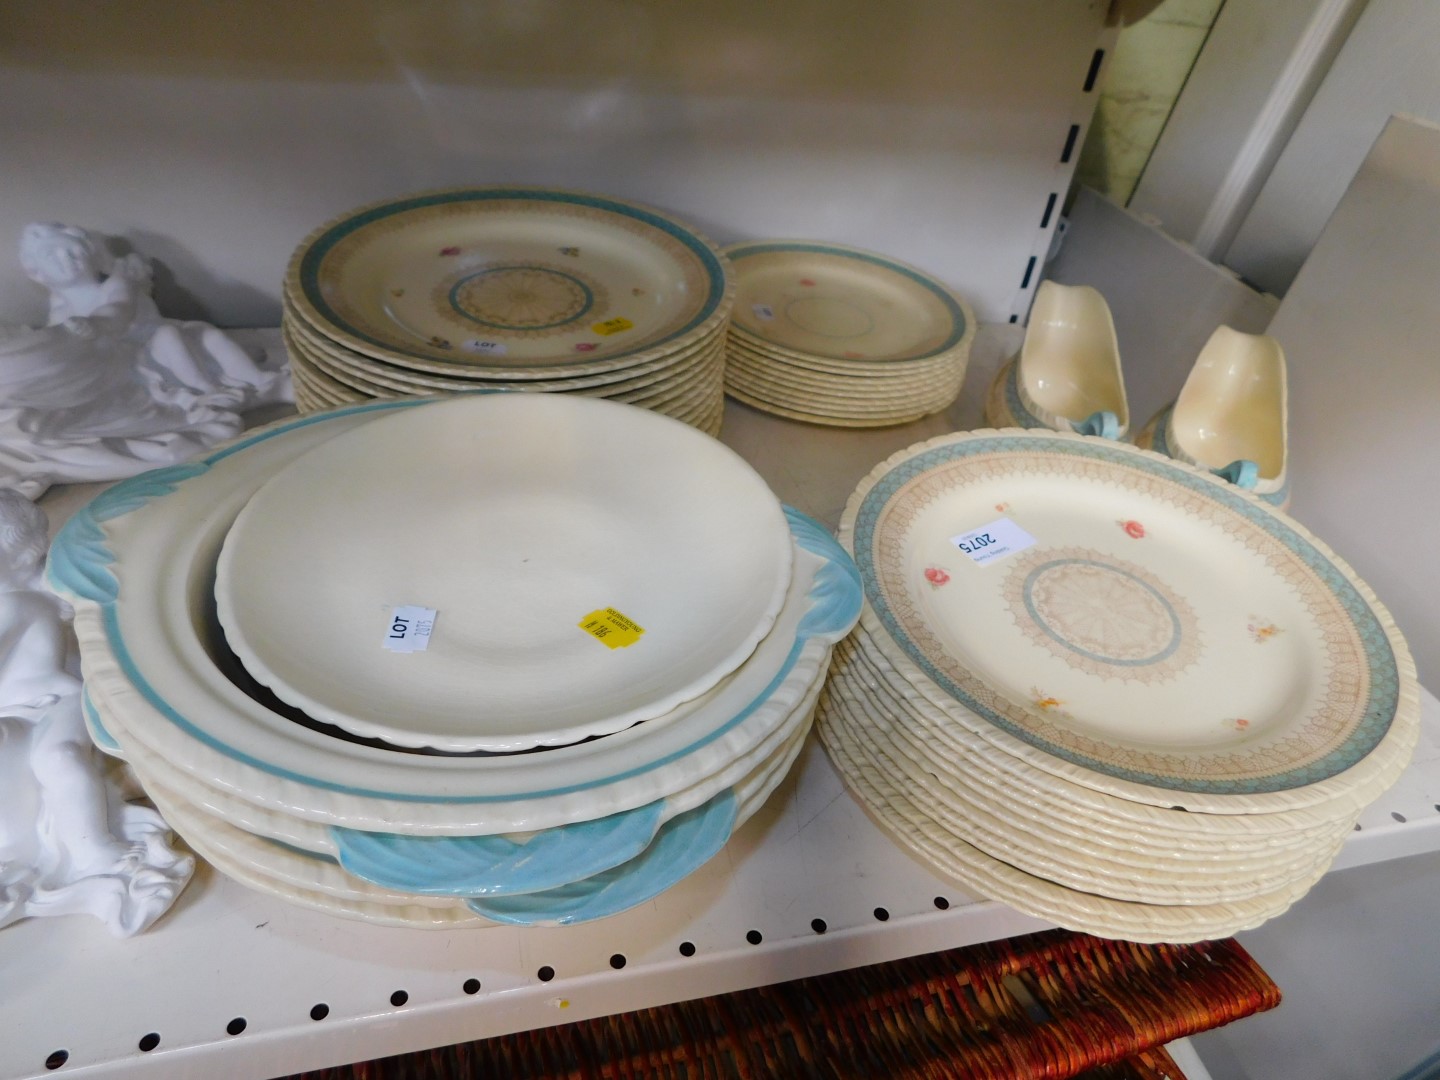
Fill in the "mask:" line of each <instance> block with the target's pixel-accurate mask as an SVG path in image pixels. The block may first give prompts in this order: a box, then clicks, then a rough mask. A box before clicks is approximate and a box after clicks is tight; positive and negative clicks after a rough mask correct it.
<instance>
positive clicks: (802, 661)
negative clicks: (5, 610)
mask: <svg viewBox="0 0 1440 1080" xmlns="http://www.w3.org/2000/svg"><path fill="white" fill-rule="evenodd" d="M48 574H49V580H50V582H51V584H52V586H53V587H54V588H55V589H56V590H57V591H59V592H60V593H61V594H62V595H64V596H65V597H66V598H67V599H69V600H70V601H71V602H72V603H73V604H74V606H75V608H76V620H75V627H76V631H77V634H78V636H79V639H80V645H81V652H82V660H83V664H84V671H85V677H86V684H85V685H86V693H87V699H88V700H87V720H88V722H89V724H90V727H91V733H92V736H93V737H94V738H95V740H96V742H97V743H98V744H99V745H101V746H102V747H103V748H105V749H108V750H109V751H110V752H112V753H114V754H116V755H117V756H121V757H124V758H125V759H126V760H127V761H129V762H130V763H131V765H133V767H134V768H135V771H136V772H137V774H138V775H139V776H140V778H141V779H142V781H143V783H144V784H145V787H146V790H147V792H148V793H149V794H150V795H151V797H152V798H153V799H154V801H155V802H156V804H157V805H158V806H159V807H160V809H161V810H162V812H164V813H165V814H166V816H167V818H168V820H169V821H170V823H171V824H172V825H173V826H174V827H175V828H176V830H177V831H178V832H180V833H181V834H182V835H183V836H184V837H185V839H186V840H187V841H188V842H189V843H190V844H191V845H192V846H193V847H194V848H195V850H196V851H197V852H199V853H200V854H201V855H202V856H203V857H204V858H206V859H208V860H209V861H211V862H212V863H213V864H214V865H215V866H216V867H217V868H219V869H220V870H221V871H222V872H224V873H226V874H229V875H231V876H232V877H234V878H236V879H238V880H240V881H242V882H244V883H246V884H247V885H250V886H252V887H254V888H257V889H259V890H261V891H264V892H267V893H271V894H273V895H276V896H280V897H283V898H285V899H287V900H290V901H293V902H295V903H298V904H302V905H305V906H308V907H313V908H318V909H321V910H325V911H331V912H334V913H336V914H340V915H346V916H350V917H354V918H360V919H365V920H369V921H375V922H382V923H389V924H394V925H407V926H422V927H423V926H434V927H440V926H454V925H461V924H474V925H486V924H488V923H492V922H508V923H521V924H529V923H570V922H580V921H585V920H588V919H593V918H598V917H601V916H605V915H609V914H613V913H615V912H618V911H622V910H625V909H626V908H629V907H632V906H634V905H635V904H638V903H641V902H643V901H645V900H647V899H649V898H651V897H653V896H655V895H656V894H657V893H659V892H660V891H662V890H664V889H665V888H668V887H669V886H671V885H673V884H674V883H675V882H677V881H679V880H680V879H682V878H683V877H685V876H686V875H687V874H689V873H690V872H692V871H693V870H695V869H696V868H698V867H699V866H700V865H702V864H703V863H704V862H706V861H707V860H708V859H710V858H711V857H712V856H714V855H715V854H716V852H717V851H719V849H720V848H721V846H722V845H723V844H724V843H725V841H726V840H727V839H728V837H729V836H730V834H731V833H732V832H733V831H734V830H735V829H736V828H737V827H738V826H739V825H740V824H741V823H743V822H744V821H745V820H746V819H747V818H748V817H749V816H750V815H751V814H752V813H754V811H755V810H756V809H757V808H758V807H759V806H760V805H761V803H763V801H764V800H765V798H766V797H767V796H768V795H769V793H770V792H771V791H772V790H773V789H774V787H775V786H776V785H777V784H778V783H779V782H780V780H781V779H783V777H784V776H785V774H786V772H787V770H788V769H789V767H790V764H791V763H792V761H793V760H794V758H795V756H796V754H797V753H798V752H799V748H800V745H801V742H802V741H803V739H804V738H805V735H806V733H807V731H808V729H809V725H810V721H811V717H812V714H813V709H814V705H815V701H816V698H817V695H818V693H819V690H820V686H821V684H822V682H823V679H824V676H825V672H826V669H827V667H828V663H829V656H830V651H831V648H832V646H833V644H834V643H835V642H836V641H838V640H839V639H840V638H842V637H843V636H844V635H845V634H846V633H847V632H848V631H849V630H850V629H851V627H852V626H853V624H854V621H855V619H856V618H857V617H858V614H859V605H860V595H859V584H858V578H857V576H856V575H855V571H854V566H853V564H852V563H851V562H850V560H849V558H848V557H847V556H846V555H845V553H844V552H843V551H842V550H841V549H840V548H839V547H838V545H836V544H835V542H834V540H832V539H831V538H830V537H829V535H828V534H827V533H826V532H825V531H824V530H823V529H822V528H820V527H819V526H818V525H816V524H815V523H814V522H812V521H810V520H809V519H807V518H805V517H804V516H803V515H801V514H799V513H797V512H795V511H793V510H790V509H788V508H785V507H782V506H781V505H780V504H779V503H778V501H777V500H776V499H775V497H774V496H773V495H772V494H771V493H770V491H769V490H768V489H767V488H766V486H765V484H764V482H763V481H762V480H761V479H760V478H759V476H758V475H757V474H755V473H754V472H753V470H751V469H750V467H749V466H748V465H746V464H745V463H744V462H743V461H742V460H741V459H740V458H739V457H738V456H736V455H735V454H733V453H732V452H731V451H730V450H728V449H727V448H725V447H723V446H722V445H720V444H719V443H718V442H716V441H714V440H713V439H710V438H708V437H706V436H704V435H702V434H700V433H699V432H697V431H695V430H694V429H692V428H690V427H688V426H686V425H684V424H681V423H678V422H676V421H674V420H670V419H667V418H665V417H661V416H657V415H655V414H654V413H650V412H646V411H644V410H640V409H635V408H630V407H627V406H624V405H618V404H614V403H611V402H602V401H592V400H588V399H585V398H576V397H560V396H552V395H532V394H482V395H466V396H463V397H453V398H446V399H441V400H428V401H427V400H422V399H405V400H396V401H393V402H379V403H373V404H370V405H366V406H357V407H352V408H348V409H341V410H336V411H334V412H330V413H326V414H323V415H320V416H315V417H307V418H303V419H298V420H290V421H286V422H282V423H279V424H277V425H273V426H271V427H269V428H265V429H261V430H259V431H256V432H253V433H250V434H248V435H247V436H246V437H244V438H243V439H241V440H239V441H238V442H236V443H234V444H232V445H230V446H228V447H226V448H222V449H220V450H216V451H214V452H212V453H210V454H209V455H207V456H206V457H204V458H201V459H199V460H197V461H195V462H193V463H190V464H186V465H181V466H176V467H173V468H168V469H162V470H158V471H156V472H153V473H150V474H147V475H145V476H141V477H138V478H136V479H134V480H129V481H125V482H123V483H121V484H117V485H116V486H115V487H113V488H111V489H109V490H108V491H107V492H105V493H104V494H103V495H101V496H100V497H98V498H97V499H96V500H95V501H94V502H92V503H91V504H90V505H89V506H88V507H86V508H85V509H84V510H82V511H81V512H80V513H78V514H77V515H76V516H75V517H74V518H72V519H71V520H70V521H69V522H68V523H67V524H66V526H65V527H64V529H62V530H61V533H60V535H59V536H58V537H57V539H56V541H55V544H54V546H53V548H52V552H51V558H50V564H49V570H48Z"/></svg>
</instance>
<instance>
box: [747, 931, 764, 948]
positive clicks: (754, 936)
mask: <svg viewBox="0 0 1440 1080" xmlns="http://www.w3.org/2000/svg"><path fill="white" fill-rule="evenodd" d="M745 940H746V941H748V942H749V943H750V944H751V945H759V944H760V942H762V941H764V940H765V935H764V934H762V933H760V931H759V930H747V931H745Z"/></svg>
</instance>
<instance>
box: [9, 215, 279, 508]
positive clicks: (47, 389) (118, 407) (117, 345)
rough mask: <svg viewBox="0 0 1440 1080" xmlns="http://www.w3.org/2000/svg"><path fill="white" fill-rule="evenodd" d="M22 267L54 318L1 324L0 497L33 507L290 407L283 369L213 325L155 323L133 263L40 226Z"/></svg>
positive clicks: (30, 234) (171, 460)
mask: <svg viewBox="0 0 1440 1080" xmlns="http://www.w3.org/2000/svg"><path fill="white" fill-rule="evenodd" d="M20 265H21V267H22V269H24V271H25V273H26V275H27V276H29V277H30V279H31V280H33V281H35V282H38V283H39V284H41V285H44V286H45V287H46V288H47V289H48V290H49V291H50V312H49V321H48V323H47V325H46V326H43V327H39V328H31V327H17V326H10V327H0V488H12V489H14V490H17V491H19V492H21V493H22V494H24V495H26V496H28V497H30V498H35V497H37V496H39V495H40V494H41V493H42V492H44V490H45V489H46V488H47V487H49V485H50V484H52V483H67V482H68V483H76V482H86V481H100V480H121V479H124V478H126V477H129V476H134V475H136V474H137V473H141V472H145V471H147V470H149V469H153V468H158V467H160V466H162V465H173V464H176V463H177V462H180V461H183V460H185V459H187V458H190V457H193V456H194V455H195V454H197V453H199V452H200V451H202V450H205V449H208V448H209V447H211V446H214V445H215V444H216V443H218V442H222V441H224V440H225V439H229V438H232V437H233V436H235V435H237V434H239V432H240V431H241V429H242V428H243V426H244V422H243V421H242V419H241V414H242V413H243V412H245V411H247V410H249V409H251V408H254V407H256V406H259V405H265V404H270V403H272V402H277V401H289V400H291V387H290V379H289V372H288V371H286V370H283V369H282V370H268V369H266V368H264V367H262V366H261V365H259V364H258V363H257V362H256V361H255V360H254V359H253V358H252V357H251V356H250V354H249V353H247V352H246V351H245V350H244V349H243V348H241V347H240V346H239V345H238V344H236V342H235V341H234V340H233V339H231V338H230V337H229V336H227V335H226V334H225V333H224V332H223V331H220V330H217V329H216V328H215V327H213V326H210V325H209V324H208V323H203V322H183V321H179V320H174V319H166V318H164V317H163V316H161V314H160V312H159V309H157V308H156V306H155V301H154V299H153V298H152V297H151V295H150V291H151V276H150V263H149V261H148V260H146V259H145V258H144V257H143V256H141V255H138V254H130V255H125V256H122V257H118V258H117V257H116V256H114V255H112V254H111V253H110V252H109V250H108V249H107V247H106V244H105V239H104V237H101V236H99V235H97V234H95V233H91V232H87V231H86V230H84V229H79V228H75V227H73V226H68V225H46V224H35V225H29V226H27V227H26V228H25V230H24V232H23V233H22V234H21V238H20Z"/></svg>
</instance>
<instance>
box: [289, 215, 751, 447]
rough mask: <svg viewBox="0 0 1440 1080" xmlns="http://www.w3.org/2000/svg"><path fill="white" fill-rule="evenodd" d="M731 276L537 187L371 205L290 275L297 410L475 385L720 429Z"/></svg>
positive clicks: (694, 236)
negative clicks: (564, 396)
mask: <svg viewBox="0 0 1440 1080" xmlns="http://www.w3.org/2000/svg"><path fill="white" fill-rule="evenodd" d="M731 299H732V290H731V287H730V282H729V272H728V265H727V263H726V261H725V259H724V257H723V256H722V255H721V254H720V253H719V251H718V250H717V249H716V248H715V246H714V245H713V244H711V243H710V241H708V240H706V239H705V238H704V237H702V236H701V235H700V234H698V233H697V232H695V231H694V230H693V229H691V228H690V227H689V226H687V225H685V224H683V223H681V222H679V221H676V220H675V219H673V218H671V217H668V216H666V215H664V214H661V213H659V212H657V211H655V210H650V209H646V208H644V207H640V206H635V205H632V204H630V203H626V202H621V201H620V200H618V199H610V198H601V197H599V196H594V195H582V194H578V193H574V192H565V191H553V190H546V189H534V188H500V187H494V188H470V189H463V190H454V191H440V192H433V193H430V194H425V195H415V196H411V197H409V198H403V199H392V200H388V201H385V202H379V203H373V204H371V205H369V206H364V207H360V208H359V209H357V210H353V211H351V212H350V213H348V214H345V215H343V216H341V217H339V218H336V219H335V220H334V221H331V222H329V223H328V224H326V225H323V226H321V227H320V228H319V229H317V230H316V231H315V232H314V233H312V234H311V235H310V236H308V237H307V238H306V239H305V240H304V242H303V243H301V244H300V246H299V247H298V248H297V249H296V251H295V254H294V255H293V256H292V257H291V260H290V266H289V270H288V271H287V273H286V276H285V289H284V315H283V322H284V328H283V329H284V336H285V342H286V345H287V347H288V349H289V351H290V357H291V365H292V370H293V373H294V377H295V392H296V399H297V403H298V404H299V406H300V409H301V411H302V412H312V411H315V410H319V409H327V408H333V407H335V406H337V405H344V404H347V403H352V402H359V401H368V400H370V399H372V398H384V397H396V396H404V395H421V396H429V395H433V394H437V393H441V392H455V391H462V390H475V389H492V390H493V389H513V390H532V391H551V392H555V393H571V394H583V395H586V396H589V397H603V398H610V399H612V400H615V401H623V402H627V403H629V404H633V405H640V406H642V407H644V408H647V409H653V410H654V411H656V412H660V413H664V414H665V415H667V416H673V417H675V418H676V419H678V420H684V421H685V422H686V423H689V424H692V425H694V426H696V427H698V428H700V429H701V430H703V431H707V432H709V433H711V434H714V433H716V432H717V431H718V430H719V426H720V418H721V411H722V409H723V405H724V396H723V380H724V340H725V324H726V320H727V318H728V316H729V312H730V304H731Z"/></svg>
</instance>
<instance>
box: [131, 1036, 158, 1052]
mask: <svg viewBox="0 0 1440 1080" xmlns="http://www.w3.org/2000/svg"><path fill="white" fill-rule="evenodd" d="M135 1045H136V1046H138V1047H140V1052H141V1053H142V1054H148V1053H149V1052H150V1051H151V1050H154V1049H155V1047H157V1046H159V1045H160V1033H159V1032H158V1031H152V1032H150V1033H149V1034H148V1035H142V1036H140V1041H139V1042H138V1043H136V1044H135Z"/></svg>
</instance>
